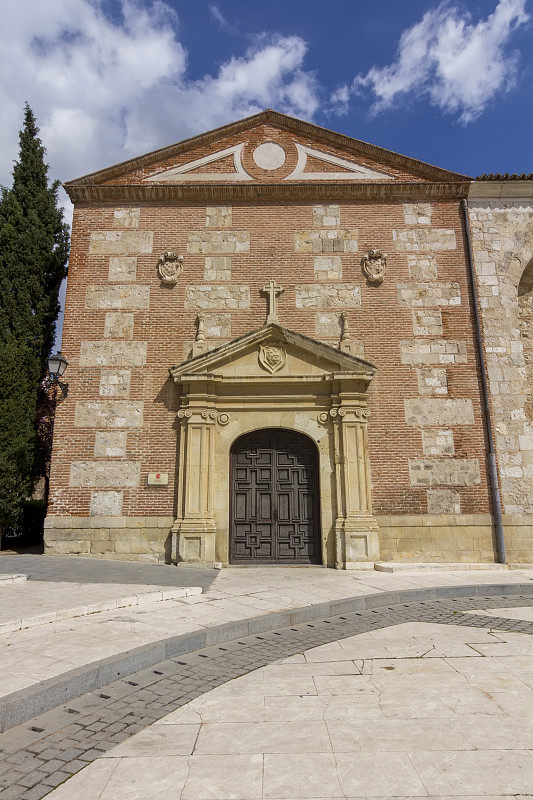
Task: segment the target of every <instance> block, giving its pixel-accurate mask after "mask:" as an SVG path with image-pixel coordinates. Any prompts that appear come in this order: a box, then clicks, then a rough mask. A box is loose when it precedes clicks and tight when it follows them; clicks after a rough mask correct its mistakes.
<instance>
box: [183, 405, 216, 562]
mask: <svg viewBox="0 0 533 800" xmlns="http://www.w3.org/2000/svg"><path fill="white" fill-rule="evenodd" d="M217 416H218V413H217V411H216V409H214V408H192V407H187V408H185V409H182V410H180V411H178V419H179V420H180V423H181V431H180V434H181V435H180V457H179V476H178V513H177V518H176V521H175V522H174V525H173V528H172V555H173V558H174V559H175V560H176V562H177V563H178V564H180V563H203V564H212V563H213V562H214V561H215V531H216V526H215V519H214V512H213V496H214V491H213V489H214V486H213V481H214V452H215V422H216V419H217Z"/></svg>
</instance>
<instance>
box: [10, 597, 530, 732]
mask: <svg viewBox="0 0 533 800" xmlns="http://www.w3.org/2000/svg"><path fill="white" fill-rule="evenodd" d="M151 594H153V593H151ZM156 594H159V593H156ZM524 594H525V595H533V582H532V583H511V584H502V583H498V584H474V585H464V586H439V587H429V588H424V589H406V590H396V591H389V592H379V593H376V594H367V595H359V596H357V597H347V598H345V599H341V600H331V601H326V602H323V603H317V604H314V605H310V606H303V607H301V608H296V609H288V610H286V611H277V612H273V613H271V614H262V615H259V616H255V617H247V618H246V619H242V620H235V621H233V622H226V623H223V624H220V625H213V626H212V627H208V628H201V629H198V630H197V631H192V632H190V633H185V634H180V635H178V636H172V637H169V638H166V639H161V640H159V641H156V642H152V643H151V644H148V645H143V646H142V647H137V648H134V649H132V650H125V651H124V652H122V653H119V654H118V655H115V656H111V657H110V658H105V659H101V660H99V661H95V662H93V663H91V664H87V665H85V666H82V667H78V668H76V669H74V670H70V671H68V672H65V673H63V675H60V676H56V677H54V678H50V679H48V680H46V681H43V682H42V683H39V684H37V685H35V686H30V687H27V688H25V689H21V690H19V691H17V692H13V693H11V694H9V695H6V696H5V697H3V698H1V699H0V732H3V731H6V730H8V729H9V728H13V727H14V726H16V725H19V724H21V723H23V722H26V721H28V720H30V719H33V718H34V717H36V716H37V715H39V714H42V713H44V712H46V711H50V710H51V709H53V708H56V707H57V706H59V705H61V704H63V703H65V702H67V701H69V700H72V699H74V698H76V697H80V696H81V695H83V694H86V693H87V692H91V691H94V690H96V689H99V688H100V687H102V686H105V685H106V684H108V683H110V682H112V681H114V680H116V679H118V678H125V677H127V676H128V675H131V674H132V673H134V672H137V671H139V670H141V669H145V668H147V667H151V666H153V665H154V664H157V663H159V662H161V661H164V660H165V659H169V658H175V657H177V656H180V655H185V654H186V653H191V652H193V651H195V650H200V649H202V648H204V647H209V646H210V645H217V644H221V643H223V642H229V641H232V640H234V639H237V638H239V637H246V636H250V635H253V634H258V633H267V632H270V631H274V630H277V629H278V628H283V627H289V626H291V625H298V624H302V623H305V622H312V621H314V620H320V619H323V618H328V617H333V616H336V615H338V614H348V613H352V612H357V611H367V610H371V609H377V608H383V607H386V606H389V605H396V604H399V603H412V602H420V601H428V602H429V601H432V600H442V599H451V598H460V597H478V596H479V597H489V596H491V595H502V596H506V595H507V596H513V595H524Z"/></svg>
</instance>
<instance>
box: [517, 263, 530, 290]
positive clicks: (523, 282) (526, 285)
mask: <svg viewBox="0 0 533 800" xmlns="http://www.w3.org/2000/svg"><path fill="white" fill-rule="evenodd" d="M531 291H533V258H532V259H531V261H530V262H529V264H527V266H526V268H525V269H524V271H523V273H522V277H521V278H520V283H519V284H518V297H524V295H526V294H529V293H530V292H531Z"/></svg>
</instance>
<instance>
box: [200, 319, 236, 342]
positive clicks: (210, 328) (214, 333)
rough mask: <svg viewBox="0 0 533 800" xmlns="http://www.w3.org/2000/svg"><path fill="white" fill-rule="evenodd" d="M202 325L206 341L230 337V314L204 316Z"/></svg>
mask: <svg viewBox="0 0 533 800" xmlns="http://www.w3.org/2000/svg"><path fill="white" fill-rule="evenodd" d="M204 325H205V335H206V337H207V338H208V339H220V338H221V337H228V338H229V337H231V314H204ZM217 345H218V343H217Z"/></svg>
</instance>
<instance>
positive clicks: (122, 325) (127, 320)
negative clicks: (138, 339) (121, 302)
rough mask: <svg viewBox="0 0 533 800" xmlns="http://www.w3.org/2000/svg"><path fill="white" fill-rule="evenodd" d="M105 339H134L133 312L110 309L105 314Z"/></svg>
mask: <svg viewBox="0 0 533 800" xmlns="http://www.w3.org/2000/svg"><path fill="white" fill-rule="evenodd" d="M104 338H105V339H133V314H121V313H116V312H114V311H110V312H109V313H107V314H106V315H105V322H104Z"/></svg>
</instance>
